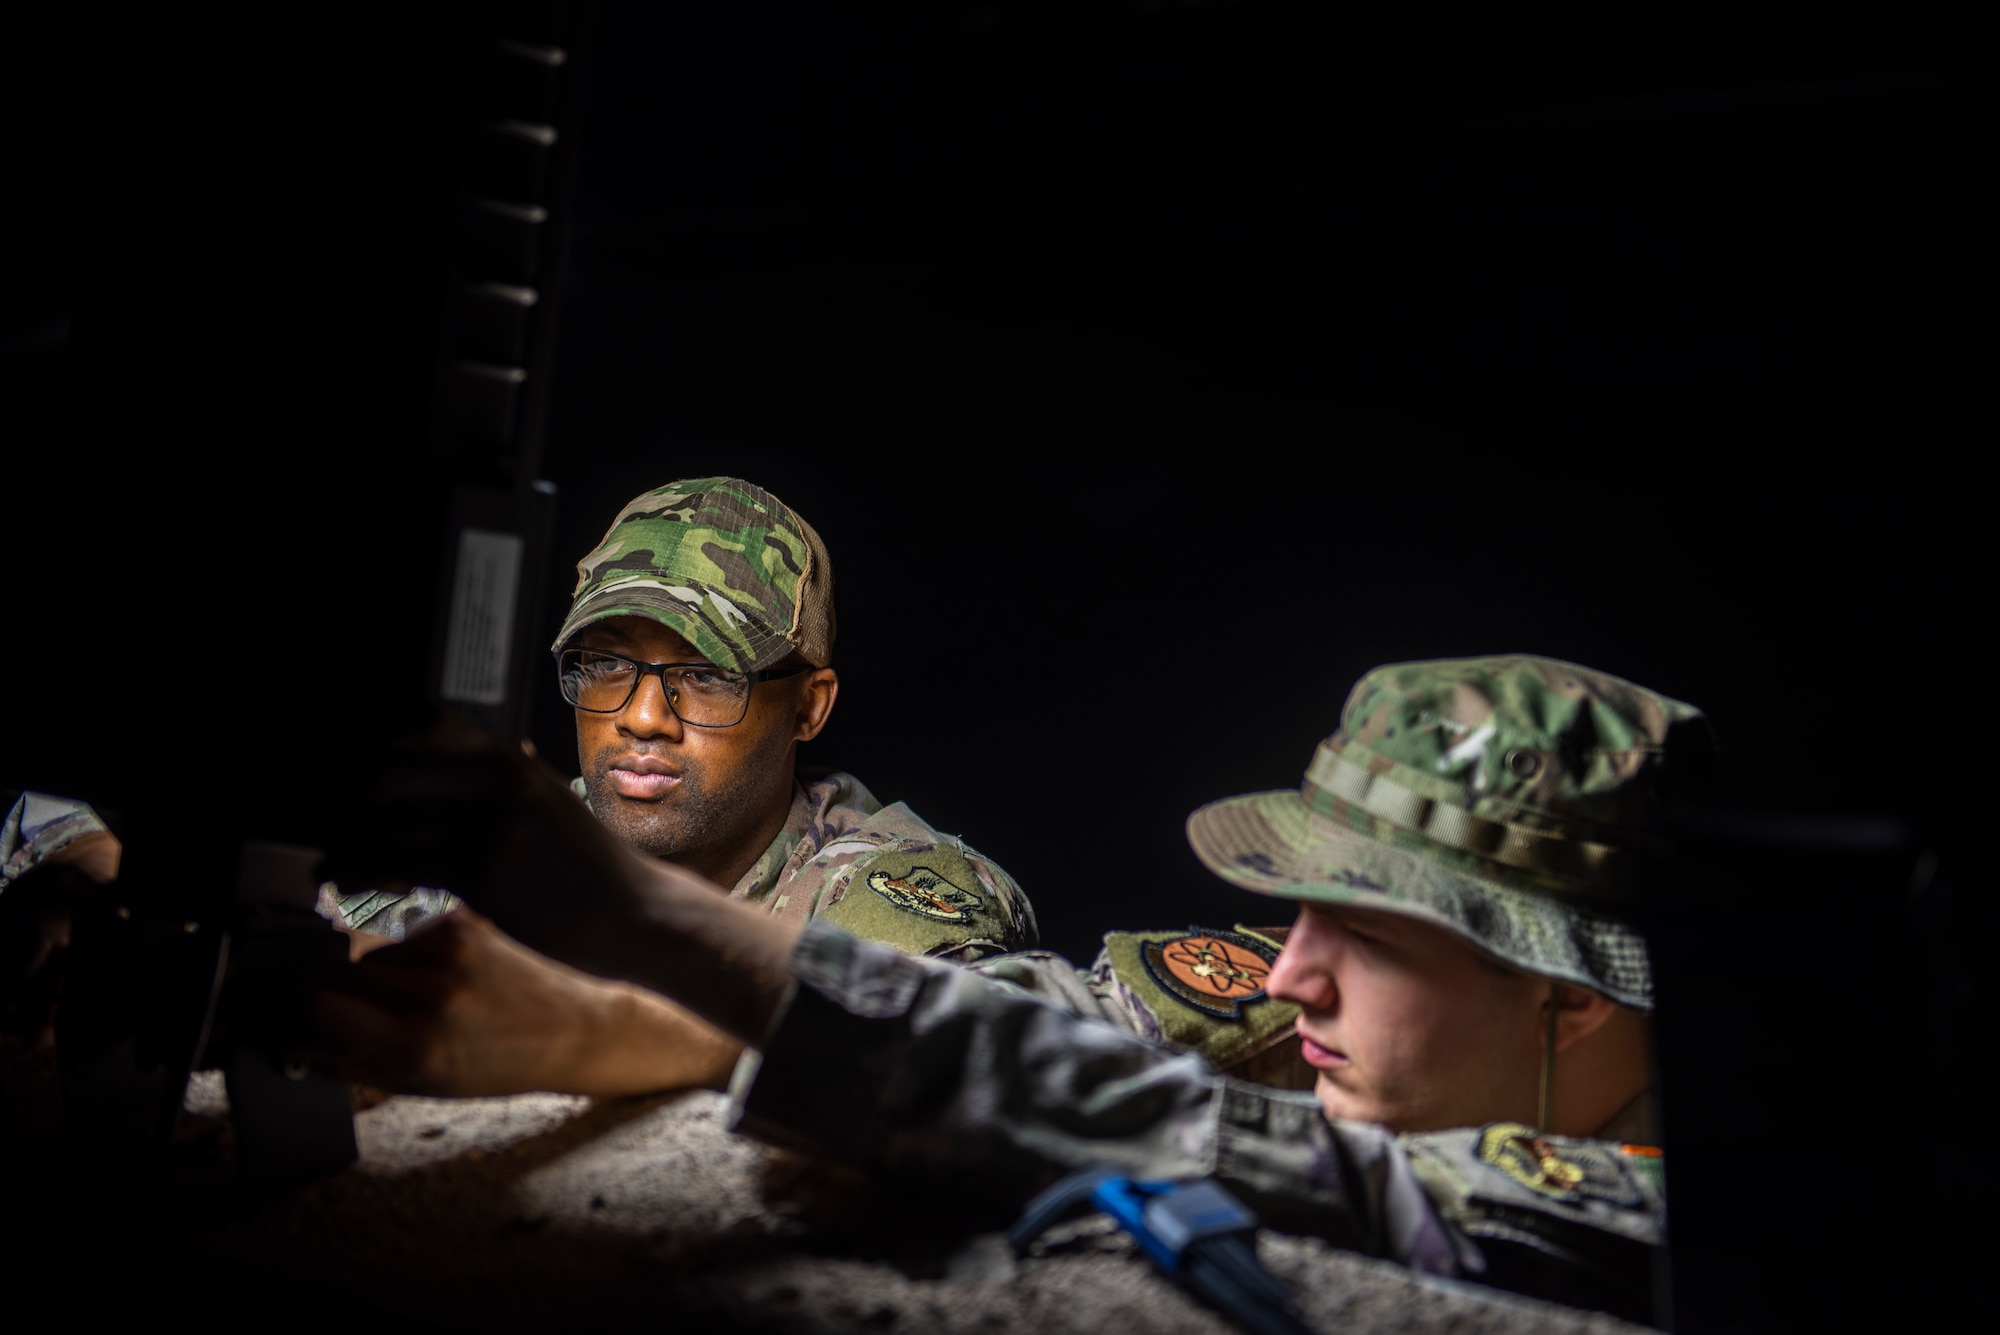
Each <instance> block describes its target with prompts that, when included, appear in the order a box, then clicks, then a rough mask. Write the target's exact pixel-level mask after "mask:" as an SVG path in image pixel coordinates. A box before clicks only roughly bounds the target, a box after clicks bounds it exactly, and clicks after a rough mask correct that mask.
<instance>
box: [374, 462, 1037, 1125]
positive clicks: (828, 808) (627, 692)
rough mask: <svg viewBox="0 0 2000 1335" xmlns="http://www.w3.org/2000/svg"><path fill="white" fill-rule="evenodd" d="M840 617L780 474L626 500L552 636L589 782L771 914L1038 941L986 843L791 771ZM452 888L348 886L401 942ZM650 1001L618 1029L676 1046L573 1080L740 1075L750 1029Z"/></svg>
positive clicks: (834, 680) (977, 947)
mask: <svg viewBox="0 0 2000 1335" xmlns="http://www.w3.org/2000/svg"><path fill="white" fill-rule="evenodd" d="M834 629H835V622H834V605H833V568H832V564H831V562H830V561H829V560H828V558H827V552H826V547H825V545H824V544H823V543H822V542H821V541H820V537H819V534H818V533H817V532H815V531H814V530H813V528H812V526H811V525H809V524H807V523H806V522H805V520H804V519H802V518H800V516H799V515H798V513H797V512H796V511H794V510H793V509H792V508H791V507H790V506H788V505H786V504H785V503H784V502H783V501H781V500H779V499H778V498H777V497H776V496H774V495H772V494H771V493H770V492H768V491H766V490H764V489H763V488H762V487H759V486H757V485H755V484H754V483H750V482H746V481H743V480H742V479H740V478H726V477H710V478H695V479H689V480H685V481H680V482H673V483H669V484H668V485H666V486H663V487H659V488H656V489H654V490H652V491H648V492H646V493H644V494H643V495H640V496H638V497H636V498H634V499H633V500H632V501H631V502H630V503H629V504H627V505H626V506H625V507H624V508H623V509H622V510H621V511H620V512H619V513H618V516H617V517H616V518H615V519H613V520H612V522H611V526H610V528H609V529H608V530H607V531H606V532H605V535H604V538H603V540H602V541H601V542H599V543H598V545H597V546H596V547H595V548H594V549H592V550H591V551H590V552H589V553H588V554H587V555H586V556H584V558H583V559H582V560H581V561H579V562H578V563H577V582H576V588H575V591H574V594H573V596H572V599H571V602H570V607H569V612H568V614H567V615H566V616H565V617H564V618H563V622H562V626H561V629H559V630H558V631H557V632H556V637H555V642H554V644H553V645H552V646H551V647H552V649H553V651H554V653H555V656H556V675H557V681H558V685H559V687H560V689H561V691H562V694H563V697H564V699H565V700H566V701H567V702H568V703H569V704H570V705H571V706H572V707H573V708H574V709H575V710H576V725H577V754H578V760H579V763H580V765H581V768H582V771H583V773H582V776H581V777H579V778H578V779H576V780H575V781H574V783H573V785H572V786H573V788H574V789H575V791H576V793H577V795H578V796H579V797H581V798H582V799H583V800H584V802H585V803H586V804H587V805H588V806H589V808H590V810H591V811H592V812H593V813H594V814H595V815H596V816H597V818H598V820H599V821H601V822H602V823H603V824H604V825H605V826H606V827H607V828H608V829H610V830H611V831H612V832H613V833H614V834H616V835H617V836H618V837H619V838H620V839H621V840H622V841H623V842H625V843H626V844H627V845H629V846H630V847H632V848H635V849H637V850H639V851H640V852H643V853H647V854H650V855H652V856H654V857H658V858H663V859H665V860H667V861H669V862H673V863H675V864H677V865H679V866H682V867H685V868H686V869H688V870H689V871H692V872H696V873H698V874H699V875H701V876H702V877H704V878H705V879H706V880H708V881H709V882H711V883H713V884H715V885H718V886H724V887H729V894H730V896H731V897H732V898H735V899H740V900H746V901H749V902H751V903H754V904H757V905H759V906H761V907H762V908H763V909H765V910H766V911H767V912H769V913H770V914H772V915H773V916H775V917H778V918H783V919H787V920H791V921H796V922H803V921H805V920H806V919H808V918H825V919H826V920H827V921H828V922H831V923H836V924H838V925H839V926H840V927H841V928H842V929H843V930H845V931H847V932H849V933H851V934H853V935H854V936H857V937H862V938H865V939H869V940H875V941H881V942H884V943H886V944H888V945H891V946H894V947H895V948H896V949H898V950H901V951H904V952H906V953H909V954H913V955H932V956H938V957H942V958H947V959H951V960H954V961H958V962H969V961H972V960H977V959H980V958H982V957H985V956H988V955H995V954H999V953H1002V952H1006V951H1012V950H1018V949H1021V948H1023V947H1027V946H1032V945H1033V944H1034V942H1035V940H1036V936H1037V931H1036V926H1035V918H1034V911H1033V909H1032V907H1031V906H1030V904H1029V902H1028V899H1027V896H1026V895H1025V894H1023V893H1022V891H1021V888H1020V887H1019V886H1018V885H1017V884H1016V883H1015V882H1014V880H1013V878H1012V877H1010V876H1009V875H1008V874H1007V873H1006V872H1005V871H1004V870H1002V869H1001V868H1000V867H999V866H997V865H996V864H994V863H993V862H992V861H991V860H990V859H988V858H986V857H984V856H982V855H981V854H979V853H978V852H976V851H974V850H973V849H972V848H971V847H970V846H968V845H967V844H965V843H964V842H962V841H961V840H960V839H959V838H958V837H957V836H955V835H948V834H941V833H939V832H938V831H937V830H935V829H933V828H932V827H931V826H930V825H929V824H927V823H926V822H925V821H924V820H922V819H921V818H920V817H919V816H917V814H916V813H915V812H913V811H911V810H910V809H909V807H907V806H905V805H904V804H903V803H901V802H898V803H895V804H894V805H891V806H887V807H885V806H883V805H882V803H881V802H879V801H878V800H877V799H876V798H875V796H874V795H873V794H872V793H870V792H869V790H868V789H867V788H866V787H864V786H863V785H862V783H861V781H860V780H859V779H856V778H855V777H854V776H853V775H851V774H845V773H839V772H827V773H819V772H812V771H802V770H800V769H799V768H798V765H797V756H798V745H799V743H800V742H804V741H809V740H811V739H812V738H813V737H816V736H817V735H818V734H819V733H820V731H821V730H822V729H823V728H824V727H825V726H826V723H827V719H828V717H829V715H830V714H831V713H832V711H833V705H834V701H835V698H836V697H837V696H838V694H839V689H840V682H839V678H838V676H837V675H836V673H835V672H834V669H833V667H832V657H833V643H834ZM456 904H457V900H456V899H455V898H454V897H452V896H448V895H445V894H444V892H442V891H426V890H418V891H416V892H414V894H397V893H381V892H367V891H363V892H359V893H356V894H351V895H345V896H340V897H339V898H338V901H337V907H338V908H339V910H340V912H341V916H342V918H343V920H344V921H345V922H346V924H347V925H348V926H349V927H350V928H352V929H355V930H361V931H374V932H376V933H377V934H380V935H386V936H391V937H394V938H396V939H401V938H403V937H405V936H406V935H408V934H409V933H410V932H411V931H413V930H414V929H415V928H416V927H418V926H420V925H423V924H424V923H427V922H429V921H431V920H433V919H435V918H437V917H439V916H441V915H442V913H443V912H445V911H447V910H448V909H450V908H452V907H455V906H456ZM629 1000H630V999H629V998H628V999H627V1001H628V1002H629ZM649 1016H650V1018H651V1019H653V1020H655V1021H657V1023H658V1025H659V1026H660V1031H659V1032H657V1033H654V1032H650V1031H649V1032H646V1033H643V1034H640V1035H637V1036H634V1035H631V1034H627V1035H626V1036H625V1040H629V1041H622V1040H621V1041H622V1042H623V1046H624V1047H625V1048H626V1049H627V1050H628V1051H630V1050H637V1049H638V1048H641V1047H645V1046H648V1045H650V1046H651V1048H652V1049H653V1050H654V1051H656V1052H658V1051H666V1050H668V1049H669V1048H671V1049H672V1050H673V1051H674V1053H675V1056H674V1058H673V1059H672V1060H671V1061H668V1062H666V1063H665V1064H664V1065H663V1064H661V1063H658V1062H655V1063H652V1064H650V1065H644V1066H635V1065H632V1064H631V1063H629V1062H621V1063H619V1072H620V1073H619V1074H618V1075H617V1077H616V1079H615V1080H613V1081H612V1083H611V1084H610V1085H606V1084H605V1083H604V1080H603V1075H602V1071H603V1063H601V1062H599V1063H595V1064H593V1065H592V1067H591V1070H592V1071H594V1072H596V1074H593V1075H590V1076H588V1077H587V1078H586V1077H579V1078H578V1079H576V1080H571V1081H569V1082H568V1083H569V1084H571V1085H572V1086H574V1087H573V1088H572V1089H571V1090H570V1091H569V1092H577V1093H595V1094H616V1093H631V1092H638V1091H639V1090H640V1089H643V1088H648V1087H651V1088H665V1087H668V1086H669V1085H682V1084H711V1085H719V1084H720V1083H721V1082H722V1081H723V1080H725V1079H726V1078H727V1076H728V1073H729V1069H730V1066H731V1064H732V1063H733V1062H734V1061H735V1059H736V1057H737V1055H738V1053H739V1052H740V1050H741V1049H740V1045H737V1044H735V1043H733V1042H729V1041H726V1040H724V1039H723V1038H722V1037H721V1036H720V1035H718V1034H715V1033H714V1031H712V1030H710V1029H708V1027H707V1026H705V1025H700V1024H699V1023H698V1022H694V1021H692V1020H690V1019H689V1018H688V1017H687V1016H686V1015H685V1013H684V1012H679V1011H677V1010H676V1011H673V1012H671V1013H669V1014H660V1015H651V1013H650V1012H649ZM676 1022H678V1023H679V1024H680V1025H681V1026H684V1027H685V1030H686V1032H685V1033H681V1034H679V1037H680V1039H681V1041H680V1042H678V1043H677V1044H675V1043H669V1042H667V1041H666V1040H667V1039H669V1038H672V1037H674V1036H675V1034H676V1032H677V1027H676ZM584 1056H585V1054H581V1053H580V1054H579V1059H580V1060H581V1059H582V1058H583V1057H584ZM503 1083H504V1082H503ZM438 1088H439V1091H440V1092H444V1091H445V1090H447V1089H449V1088H450V1082H449V1081H445V1082H440V1083H439V1085H438ZM486 1092H492V1091H491V1090H490V1089H489V1090H487V1091H486Z"/></svg>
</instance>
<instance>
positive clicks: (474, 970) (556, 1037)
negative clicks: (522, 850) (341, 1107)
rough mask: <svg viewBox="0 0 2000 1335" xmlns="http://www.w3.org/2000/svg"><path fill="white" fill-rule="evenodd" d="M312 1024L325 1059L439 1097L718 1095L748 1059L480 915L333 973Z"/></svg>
mask: <svg viewBox="0 0 2000 1335" xmlns="http://www.w3.org/2000/svg"><path fill="white" fill-rule="evenodd" d="M311 1027H312V1032H313V1034H314V1042H313V1043H312V1044H310V1045H309V1046H308V1047H307V1048H306V1050H305V1054H306V1055H308V1056H310V1057H312V1059H313V1060H314V1061H315V1062H316V1063H318V1064H320V1065H322V1066H325V1067H327V1068H329V1069H331V1070H334V1071H336V1072H338V1073H339V1074H340V1075H342V1076H343V1077H345V1078H347V1079H350V1080H356V1081H360V1082H363V1083H366V1084H369V1085H373V1086H376V1087H379V1088H383V1089H392V1090H397V1091H400V1092H404V1093H411V1094H430V1095H440V1096H471V1095H486V1094H519V1093H527V1092H530V1091H535V1090H546V1091H551V1092H554V1093H562V1094H590V1095H595V1096H598V1097H614V1096H619V1095H626V1094H639V1093H646V1092H649V1091H652V1090H657V1089H667V1088H673V1087H678V1086H685V1085H691V1084H709V1085H719V1084H720V1083H721V1078H722V1077H726V1076H727V1073H728V1071H729V1069H730V1067H731V1066H733V1065H734V1063H735V1060H736V1056H737V1054H738V1053H739V1052H740V1051H741V1048H740V1046H739V1045H737V1044H735V1043H734V1042H732V1041H731V1040H729V1039H727V1038H725V1037H724V1036H723V1035H721V1034H718V1033H716V1031H714V1030H713V1029H711V1028H709V1027H708V1026H707V1025H705V1024H702V1023H701V1022H700V1021H698V1020H696V1019H694V1017H692V1016H690V1015H688V1014H687V1013H686V1012H685V1011H682V1010H680V1009H679V1008H678V1007H675V1006H673V1005H672V1004H671V1003H670V1002H667V1001H666V1000H664V999H663V998H660V997H656V996H654V995H652V994H651V993H647V992H645V991H643V990H642V989H639V988H635V987H632V986H630V985H628V984H624V983H614V982H608V981H606V980H604V979H601V978H594V977H592V976H591V975H589V974H585V973H580V972H578V971H577V970H575V969H571V968H569V967H567V966H565V965H562V964H558V963H556V962H555V961H554V960H550V959H546V958H544V957H543V956H540V955H537V954H535V953H534V952H533V951H531V950H529V949H527V948H526V947H525V946H522V945H521V944H520V943H519V942H517V941H513V940H510V939H509V938H508V937H507V936H506V935H505V934H504V933H502V932H501V931H500V929H499V928H497V927H495V926H494V925H493V924H492V923H491V922H490V921H488V920H487V919H485V918H483V917H481V916H479V915H478V914H476V913H473V912H471V911H469V910H459V911H458V912H455V913H451V914H447V915H446V916H445V917H444V918H442V919H440V920H439V921H437V922H436V923H433V924H432V925H430V926H429V927H426V928H424V929H423V930H422V931H419V932H417V933H415V934H414V935H412V936H411V937H410V938H409V939H408V940H407V941H403V942H399V943H396V944H393V945H385V946H382V947H380V948H378V949H376V950H374V951H371V952H369V954H368V955H367V957H366V958H365V959H363V960H361V961H359V962H357V963H355V964H354V965H352V966H350V967H349V968H347V969H344V970H342V971H340V972H339V973H338V974H336V975H334V976H333V979H332V980H331V981H330V982H329V983H328V984H327V985H326V986H325V987H324V988H323V989H322V990H321V991H320V992H319V993H318V994H317V996H316V997H315V999H314V1001H313V1005H312V1011H311Z"/></svg>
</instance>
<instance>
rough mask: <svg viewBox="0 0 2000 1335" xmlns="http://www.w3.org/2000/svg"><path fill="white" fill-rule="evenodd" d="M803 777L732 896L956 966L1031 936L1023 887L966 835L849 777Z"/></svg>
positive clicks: (1028, 942)
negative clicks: (781, 823)
mask: <svg viewBox="0 0 2000 1335" xmlns="http://www.w3.org/2000/svg"><path fill="white" fill-rule="evenodd" d="M801 778H803V779H805V780H806V781H805V782H803V783H801V784H800V785H799V786H798V787H797V788H796V789H794V791H793V793H792V810H791V814H790V816H789V817H788V818H787V819H786V821H785V828H784V829H782V830H780V831H779V832H778V837H777V838H775V839H773V840H772V841H771V846H770V847H769V848H767V849H765V850H764V855H763V856H762V857H760V858H758V859H757V861H756V863H755V864H754V865H752V866H751V868H750V870H749V871H747V872H745V873H744V874H743V879H742V880H740V881H738V882H737V883H736V886H735V888H734V889H732V890H731V891H730V892H729V894H730V897H731V898H732V899H747V900H750V901H752V902H754V903H759V904H762V905H763V906H764V907H765V908H766V909H767V910H769V911H770V912H771V913H772V914H773V915H774V916H777V917H783V918H795V919H800V920H804V919H808V918H824V919H826V920H827V921H828V922H831V923H835V924H837V925H838V926H840V927H841V928H842V929H843V930H845V931H846V932H848V933H849V934H850V935H853V936H858V937H865V938H866V939H868V940H871V941H882V942H886V943H887V944H889V945H892V946H894V947H896V949H898V950H900V951H902V952H904V953H905V954H909V955H936V956H940V957H943V958H946V959H951V960H955V961H958V962H960V963H970V962H972V961H973V960H977V959H983V958H985V957H987V956H989V955H998V954H1001V953H1002V952H1005V951H1012V950H1020V949H1023V948H1025V947H1028V946H1032V945H1033V944H1034V943H1035V942H1036V940H1038V939H1039V936H1040V933H1039V931H1038V929H1037V928H1036V926H1035V911H1034V909H1033V907H1032V906H1030V905H1029V903H1028V897H1027V896H1026V895H1024V894H1022V893H1021V887H1020V886H1018V885H1016V884H1015V883H1014V878H1013V877H1011V876H1009V875H1008V874H1007V873H1006V872H1005V871H1003V870H1001V869H1000V867H999V866H997V865H995V864H994V863H993V862H991V861H990V860H988V859H987V858H986V857H984V856H983V855H981V854H980V853H978V852H975V851H974V850H973V849H971V848H969V847H967V846H966V844H965V843H964V841H962V840H960V839H958V838H957V837H955V836H953V835H948V834H940V833H938V832H937V831H936V830H934V829H932V828H931V827H930V825H929V824H927V823H926V822H925V821H924V820H923V819H922V818H921V817H920V816H918V815H917V814H916V813H915V812H914V811H911V810H910V809H909V807H908V806H906V805H904V804H903V803H901V802H897V803H895V804H894V805H893V806H887V807H885V806H883V805H882V804H881V803H880V802H878V801H876V800H875V795H874V794H873V793H870V792H869V791H868V790H867V789H866V788H865V787H863V786H862V784H861V781H860V780H859V779H857V778H855V777H854V776H853V775H851V774H843V773H840V772H838V771H834V772H831V773H827V774H823V775H819V776H817V777H811V776H807V775H801Z"/></svg>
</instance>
